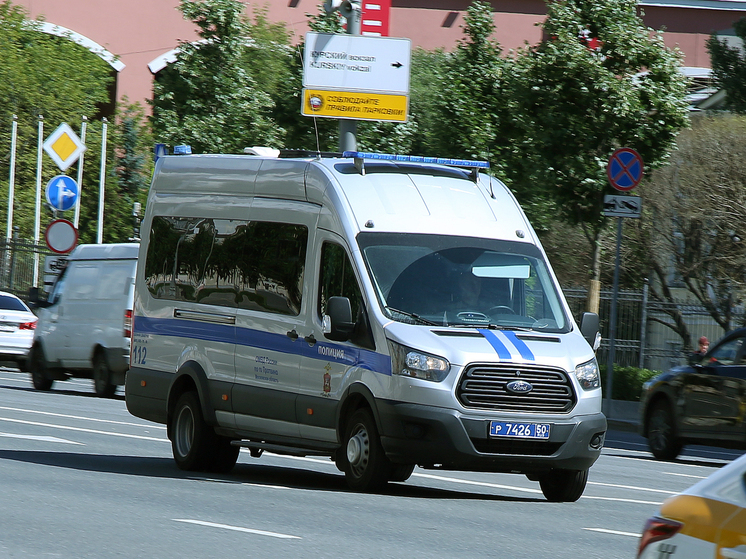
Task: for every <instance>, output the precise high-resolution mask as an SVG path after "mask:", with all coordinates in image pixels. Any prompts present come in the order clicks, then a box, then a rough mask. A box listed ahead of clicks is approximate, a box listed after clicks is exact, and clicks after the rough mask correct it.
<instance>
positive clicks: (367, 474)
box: [342, 408, 393, 491]
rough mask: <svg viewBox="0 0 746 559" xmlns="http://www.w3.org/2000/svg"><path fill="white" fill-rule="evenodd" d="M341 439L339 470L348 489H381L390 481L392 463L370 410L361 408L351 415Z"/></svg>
mask: <svg viewBox="0 0 746 559" xmlns="http://www.w3.org/2000/svg"><path fill="white" fill-rule="evenodd" d="M343 441H344V446H343V448H342V451H343V452H344V455H343V457H342V466H343V468H342V470H343V471H344V473H345V479H346V480H347V485H349V487H350V489H352V490H354V491H376V490H379V489H382V488H383V487H384V486H385V485H386V483H387V482H388V480H389V474H390V473H391V470H392V467H393V465H392V464H391V462H390V461H389V459H388V458H386V454H385V453H384V451H383V447H382V446H381V440H380V438H379V437H378V429H377V428H376V422H375V420H374V419H373V414H372V413H371V412H370V410H368V409H365V408H362V409H359V410H357V411H356V412H355V413H353V414H352V415H351V416H350V419H349V421H348V422H347V428H346V429H345V436H344V439H343Z"/></svg>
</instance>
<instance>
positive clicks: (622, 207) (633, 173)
mask: <svg viewBox="0 0 746 559" xmlns="http://www.w3.org/2000/svg"><path fill="white" fill-rule="evenodd" d="M643 168H644V165H643V163H642V157H640V154H638V153H637V152H636V151H635V150H633V149H631V148H619V149H618V150H616V151H615V152H614V153H612V154H611V157H610V158H609V163H608V165H607V167H606V174H607V176H608V178H609V182H610V183H611V186H613V187H614V188H615V189H616V190H619V191H620V192H628V191H630V190H632V189H633V188H634V187H636V186H637V185H638V184H640V181H641V180H642V173H643ZM640 210H641V201H640V197H639V196H605V197H604V212H603V213H604V215H605V216H617V232H616V259H615V262H614V287H613V291H612V296H611V316H610V317H609V355H608V359H607V361H606V415H607V416H608V417H611V390H612V386H613V384H614V357H615V355H614V351H615V342H616V322H617V316H616V315H617V299H618V298H619V266H620V254H621V248H622V219H623V218H624V217H636V218H639V217H640Z"/></svg>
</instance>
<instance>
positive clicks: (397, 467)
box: [389, 464, 414, 481]
mask: <svg viewBox="0 0 746 559" xmlns="http://www.w3.org/2000/svg"><path fill="white" fill-rule="evenodd" d="M413 471H414V464H394V465H393V466H392V468H391V473H389V481H407V480H408V479H409V478H410V476H411V475H412V472H413Z"/></svg>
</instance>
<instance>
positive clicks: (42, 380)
mask: <svg viewBox="0 0 746 559" xmlns="http://www.w3.org/2000/svg"><path fill="white" fill-rule="evenodd" d="M28 365H29V372H30V373H31V383H32V384H33V385H34V388H36V389H37V390H43V391H45V392H46V391H48V390H51V389H52V385H53V384H54V380H53V379H51V378H49V373H48V372H47V361H46V359H44V351H43V350H42V349H41V347H40V346H37V347H35V348H34V349H33V351H32V353H31V359H29V362H28Z"/></svg>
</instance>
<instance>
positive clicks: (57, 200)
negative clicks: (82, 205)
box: [46, 175, 78, 212]
mask: <svg viewBox="0 0 746 559" xmlns="http://www.w3.org/2000/svg"><path fill="white" fill-rule="evenodd" d="M46 194H47V202H49V205H50V206H52V207H53V208H54V209H55V210H59V211H63V212H64V211H65V210H69V209H70V208H74V207H75V202H77V201H78V183H77V182H75V180H74V179H72V178H70V177H68V176H66V175H57V176H56V177H54V178H53V179H52V180H51V181H49V182H48V183H47V190H46Z"/></svg>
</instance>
